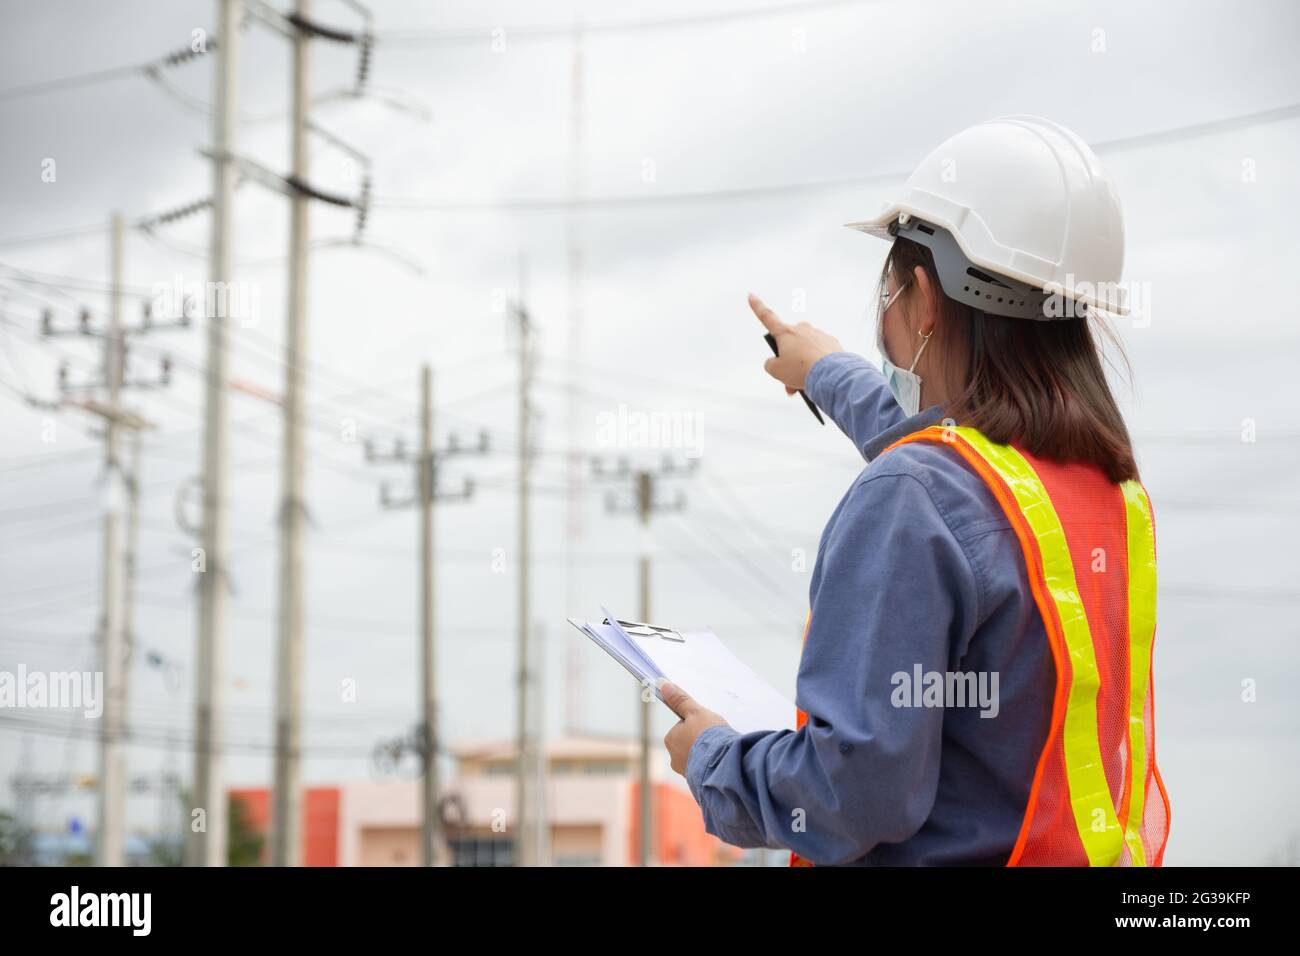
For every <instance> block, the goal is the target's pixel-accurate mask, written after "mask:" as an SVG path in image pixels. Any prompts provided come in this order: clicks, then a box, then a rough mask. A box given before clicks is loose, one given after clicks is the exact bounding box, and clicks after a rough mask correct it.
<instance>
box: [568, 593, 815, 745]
mask: <svg viewBox="0 0 1300 956" xmlns="http://www.w3.org/2000/svg"><path fill="white" fill-rule="evenodd" d="M601 610H602V611H605V609H604V608H601ZM569 623H570V624H572V625H573V626H574V627H576V628H577V629H578V630H580V631H582V633H584V634H586V635H587V637H589V638H591V640H592V641H593V642H594V643H595V644H596V645H597V646H599V647H600V648H601V649H602V650H604V651H605V652H606V653H607V654H609V656H610V657H612V658H614V660H616V661H618V662H619V663H620V664H622V665H623V666H624V667H625V668H627V670H628V671H629V672H630V673H631V674H632V676H633V677H635V678H636V679H637V680H638V681H639V682H641V683H642V684H647V683H648V684H649V686H651V687H655V685H656V682H657V681H658V679H659V678H661V677H666V678H667V679H668V680H670V681H671V682H672V683H674V684H676V685H677V686H678V687H680V688H681V689H682V690H684V691H686V693H688V694H690V695H691V697H693V698H695V700H696V701H698V702H699V703H700V704H701V705H702V706H704V707H707V708H708V709H709V710H712V711H714V712H715V713H717V714H720V715H721V716H722V717H724V718H726V721H727V723H729V724H730V725H731V726H732V727H734V728H735V729H736V730H738V731H740V732H741V733H742V734H744V733H750V732H751V731H755V730H793V729H794V721H795V709H794V704H793V703H791V702H790V701H788V700H786V699H785V698H784V697H782V696H781V695H780V694H779V693H777V691H776V690H775V689H774V688H773V687H772V685H771V684H769V683H767V682H766V681H765V680H763V679H762V678H761V677H759V676H758V675H757V674H755V673H754V672H753V671H752V670H750V669H749V667H748V666H746V665H745V664H744V662H742V661H741V660H740V659H739V658H738V657H736V656H735V655H734V654H732V653H731V651H729V650H727V648H726V647H725V646H724V645H723V643H722V641H721V640H719V639H718V636H717V635H716V634H714V633H713V632H712V631H710V630H708V629H707V628H700V629H692V630H675V629H673V628H668V627H661V626H658V625H654V624H638V623H635V622H632V621H620V620H618V619H617V618H615V617H614V615H612V614H610V613H609V612H608V611H605V619H604V620H603V621H599V622H595V623H586V624H584V623H582V622H580V621H575V620H574V619H573V618H569ZM655 696H659V692H658V689H657V688H656V689H655ZM661 699H662V698H661Z"/></svg>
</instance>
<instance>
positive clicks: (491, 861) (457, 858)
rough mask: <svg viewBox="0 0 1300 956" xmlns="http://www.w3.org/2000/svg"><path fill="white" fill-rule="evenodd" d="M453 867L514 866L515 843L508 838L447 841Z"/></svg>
mask: <svg viewBox="0 0 1300 956" xmlns="http://www.w3.org/2000/svg"><path fill="white" fill-rule="evenodd" d="M447 843H448V845H449V846H450V847H451V859H452V865H453V866H514V864H515V841H514V840H513V839H512V838H510V837H496V836H491V837H489V836H470V837H455V838H452V839H450V840H448V841H447Z"/></svg>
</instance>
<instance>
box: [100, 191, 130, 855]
mask: <svg viewBox="0 0 1300 956" xmlns="http://www.w3.org/2000/svg"><path fill="white" fill-rule="evenodd" d="M122 229H123V227H122V217H121V215H120V214H114V216H113V254H112V262H113V264H112V271H113V296H112V305H111V306H110V309H109V327H108V333H107V335H106V336H105V338H104V384H105V385H106V387H107V392H108V409H107V411H108V414H107V415H105V417H104V467H105V477H106V480H107V482H108V496H107V498H108V508H107V511H106V513H105V515H104V594H103V599H104V617H103V641H104V644H103V665H102V666H103V671H104V713H103V714H102V723H101V737H100V760H99V764H100V770H99V852H98V854H97V862H98V864H99V865H100V866H121V865H122V863H123V857H122V849H123V846H124V844H125V828H126V758H125V755H124V754H123V752H122V734H123V730H124V728H125V724H126V713H125V711H126V688H125V686H124V683H125V674H126V632H125V628H124V627H123V614H124V612H125V607H124V604H123V581H124V578H125V575H124V571H125V564H126V558H125V553H124V551H123V542H124V540H125V535H124V534H123V510H124V508H125V506H126V498H127V479H126V472H125V469H123V467H122V460H121V453H122V438H121V421H120V415H121V411H122V405H121V400H122V380H123V375H124V372H125V365H126V361H125V346H126V333H125V326H124V324H123V322H122V252H123V249H122V247H123V242H124V239H123V234H122Z"/></svg>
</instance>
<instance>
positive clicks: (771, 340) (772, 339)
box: [763, 332, 826, 425]
mask: <svg viewBox="0 0 1300 956" xmlns="http://www.w3.org/2000/svg"><path fill="white" fill-rule="evenodd" d="M763 338H765V339H767V344H768V346H769V347H770V348H771V349H772V354H773V355H775V356H776V357H777V358H780V357H781V353H780V351H779V350H778V349H777V347H776V336H774V335H773V334H772V333H771V332H768V333H767V334H765V335H764V336H763ZM799 397H800V398H802V399H803V403H804V404H805V405H807V406H808V411H810V412H812V413H813V418H815V419H817V422H818V424H821V425H825V424H826V419H824V418H822V413H821V412H819V411H817V406H816V405H814V404H813V402H812V399H811V398H809V397H808V396H807V395H805V394H804V393H803V389H802V388H801V389H799Z"/></svg>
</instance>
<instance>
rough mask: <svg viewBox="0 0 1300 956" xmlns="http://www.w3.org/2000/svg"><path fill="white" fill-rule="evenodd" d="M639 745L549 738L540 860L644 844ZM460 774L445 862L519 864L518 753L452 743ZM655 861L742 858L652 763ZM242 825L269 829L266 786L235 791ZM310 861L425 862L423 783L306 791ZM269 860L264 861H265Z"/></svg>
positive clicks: (578, 861) (601, 857) (621, 862)
mask: <svg viewBox="0 0 1300 956" xmlns="http://www.w3.org/2000/svg"><path fill="white" fill-rule="evenodd" d="M639 746H640V745H639V744H638V743H637V742H636V741H634V740H628V739H621V738H619V739H611V738H601V737H564V738H558V739H555V740H550V741H547V743H546V747H545V766H546V770H547V773H546V775H545V778H544V783H543V784H542V786H541V788H540V791H539V792H540V801H539V802H540V803H541V805H542V806H541V812H542V813H543V814H544V816H545V819H546V820H547V824H548V825H547V826H546V827H545V828H543V830H542V833H541V844H542V845H540V846H539V847H538V848H537V856H538V859H541V860H543V861H544V862H545V863H546V864H547V865H552V866H627V865H631V864H633V863H635V861H636V859H637V841H638V839H639V836H638V834H639V822H640V815H639V808H640V802H639V799H638V797H639V781H638V780H637V776H636V773H637V771H636V768H637V756H638V754H639ZM452 754H453V756H454V758H455V760H456V772H455V774H454V775H453V776H452V777H451V778H450V779H449V780H447V782H446V784H445V786H444V801H445V802H446V804H447V806H448V814H447V826H446V828H445V831H444V833H443V837H444V839H443V846H442V851H443V852H442V860H443V861H444V862H448V863H451V864H452V865H457V866H509V865H512V864H513V863H514V856H515V850H516V846H515V834H514V831H513V827H512V825H511V821H512V820H513V817H514V796H515V776H514V774H515V762H516V758H515V749H514V742H513V741H500V740H488V741H477V742H471V743H463V744H461V745H458V746H456V747H453V748H452ZM651 782H652V786H653V787H654V795H655V800H654V827H653V833H654V841H653V846H654V853H653V859H654V862H655V863H657V864H659V865H667V866H716V865H729V864H731V863H734V862H737V861H738V860H739V859H740V857H741V852H740V851H739V850H737V849H736V848H734V847H729V846H727V845H725V844H723V843H722V842H721V841H719V840H718V839H717V838H715V837H713V836H710V835H709V834H708V833H706V832H705V830H704V821H703V819H702V817H701V815H700V810H699V807H697V806H696V805H695V801H694V799H692V797H691V795H690V793H688V792H687V791H686V789H685V787H684V784H681V783H680V782H678V778H675V775H674V778H669V777H668V775H667V772H666V768H665V767H664V766H663V765H662V763H661V762H660V763H653V764H652V770H651ZM231 796H232V797H233V798H234V799H235V800H237V801H239V802H240V803H241V804H242V805H243V807H244V810H245V818H246V822H247V824H248V825H249V826H250V827H252V828H253V829H254V830H256V831H259V832H263V833H265V832H266V830H267V827H268V824H269V819H270V813H269V811H270V800H269V794H268V792H267V790H266V789H265V788H249V789H239V790H232V791H231ZM304 800H305V807H304V819H303V837H302V839H303V851H302V852H303V862H304V864H305V865H307V866H416V865H418V864H419V862H420V851H419V847H420V843H419V837H420V806H419V801H420V785H419V781H416V780H410V781H395V782H389V783H374V782H369V781H365V782H356V783H345V784H341V785H338V786H325V787H308V788H306V789H305V791H304ZM264 856H265V854H264Z"/></svg>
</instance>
